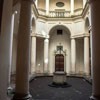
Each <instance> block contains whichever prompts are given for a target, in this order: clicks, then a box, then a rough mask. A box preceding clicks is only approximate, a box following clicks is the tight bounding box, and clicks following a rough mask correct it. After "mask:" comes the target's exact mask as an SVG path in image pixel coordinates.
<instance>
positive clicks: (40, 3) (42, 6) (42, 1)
mask: <svg viewBox="0 0 100 100" xmlns="http://www.w3.org/2000/svg"><path fill="white" fill-rule="evenodd" d="M45 1H46V0H38V8H40V9H45Z"/></svg>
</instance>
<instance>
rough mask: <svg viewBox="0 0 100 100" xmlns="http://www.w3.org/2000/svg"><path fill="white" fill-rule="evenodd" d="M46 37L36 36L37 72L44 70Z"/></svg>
mask: <svg viewBox="0 0 100 100" xmlns="http://www.w3.org/2000/svg"><path fill="white" fill-rule="evenodd" d="M43 62H44V39H43V38H36V73H43V71H44V69H43V68H44V66H43Z"/></svg>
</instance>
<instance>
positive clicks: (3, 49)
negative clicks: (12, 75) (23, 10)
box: [0, 0, 13, 100]
mask: <svg viewBox="0 0 100 100" xmlns="http://www.w3.org/2000/svg"><path fill="white" fill-rule="evenodd" d="M12 3H13V1H12V0H4V3H3V11H2V21H1V33H0V100H7V87H8V76H9V68H10V64H11V63H10V62H11V49H12V48H11V42H12V35H13V34H12V29H11V22H12V21H11V20H12Z"/></svg>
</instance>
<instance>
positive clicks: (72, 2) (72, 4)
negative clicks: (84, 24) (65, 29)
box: [70, 0, 74, 15]
mask: <svg viewBox="0 0 100 100" xmlns="http://www.w3.org/2000/svg"><path fill="white" fill-rule="evenodd" d="M70 6H71V15H73V14H74V0H71V2H70Z"/></svg>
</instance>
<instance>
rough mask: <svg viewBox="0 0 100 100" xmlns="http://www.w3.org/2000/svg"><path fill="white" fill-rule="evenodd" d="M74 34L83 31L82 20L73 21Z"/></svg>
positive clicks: (79, 33)
mask: <svg viewBox="0 0 100 100" xmlns="http://www.w3.org/2000/svg"><path fill="white" fill-rule="evenodd" d="M73 26H74V34H73V35H81V34H83V33H84V21H83V20H77V21H75V22H74V25H73Z"/></svg>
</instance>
